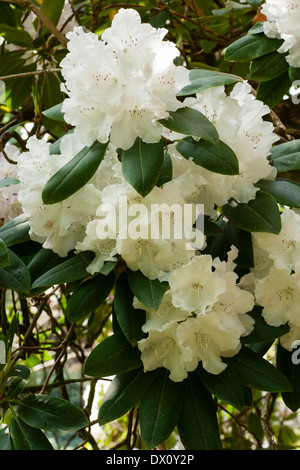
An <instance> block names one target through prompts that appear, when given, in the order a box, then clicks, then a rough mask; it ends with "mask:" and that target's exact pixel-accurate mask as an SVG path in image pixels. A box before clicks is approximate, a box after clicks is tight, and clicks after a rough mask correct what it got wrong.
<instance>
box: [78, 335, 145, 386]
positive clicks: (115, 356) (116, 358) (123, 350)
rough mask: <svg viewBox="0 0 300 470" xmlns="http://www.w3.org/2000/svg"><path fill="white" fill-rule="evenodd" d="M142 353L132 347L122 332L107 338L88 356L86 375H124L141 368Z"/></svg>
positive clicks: (85, 367) (85, 368)
mask: <svg viewBox="0 0 300 470" xmlns="http://www.w3.org/2000/svg"><path fill="white" fill-rule="evenodd" d="M141 365H142V362H141V359H140V351H139V349H138V348H137V347H132V346H131V344H130V343H129V341H128V340H127V339H126V337H125V336H124V334H123V332H122V331H118V332H117V333H115V334H113V335H111V336H109V337H108V338H105V339H104V340H103V341H101V343H100V344H98V345H97V346H96V347H95V348H94V349H93V350H92V352H91V353H90V355H89V356H88V358H87V360H86V363H85V366H84V373H85V374H86V375H89V376H91V377H107V376H111V375H117V374H123V373H125V372H128V371H130V370H134V369H137V368H138V367H141Z"/></svg>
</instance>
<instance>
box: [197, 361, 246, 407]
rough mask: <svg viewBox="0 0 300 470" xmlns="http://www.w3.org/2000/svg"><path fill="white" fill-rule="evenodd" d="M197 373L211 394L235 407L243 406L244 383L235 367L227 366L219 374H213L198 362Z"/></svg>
mask: <svg viewBox="0 0 300 470" xmlns="http://www.w3.org/2000/svg"><path fill="white" fill-rule="evenodd" d="M197 374H198V375H199V377H200V380H201V382H203V384H204V385H205V387H206V388H207V390H208V391H209V392H210V393H211V394H212V395H214V396H215V397H217V398H218V399H219V400H222V401H224V402H226V403H229V404H230V405H232V406H234V407H235V408H237V409H242V408H243V406H244V405H245V393H244V385H243V382H242V381H241V379H240V377H239V375H238V373H237V371H236V369H235V368H233V367H230V366H227V367H226V369H225V370H224V371H223V372H221V374H218V375H215V374H210V373H209V372H207V371H206V370H205V369H203V367H202V365H201V364H200V365H199V366H198V367H197Z"/></svg>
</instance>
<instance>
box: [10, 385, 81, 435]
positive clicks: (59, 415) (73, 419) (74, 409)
mask: <svg viewBox="0 0 300 470" xmlns="http://www.w3.org/2000/svg"><path fill="white" fill-rule="evenodd" d="M16 413H17V415H18V417H19V418H21V419H22V421H24V422H25V423H26V424H28V425H29V426H33V427H34V428H38V429H43V430H45V431H52V432H75V431H77V430H78V429H81V428H84V427H86V426H87V425H88V419H87V417H86V415H85V414H84V412H83V411H82V410H81V409H80V408H79V407H78V406H76V405H74V404H73V403H71V402H69V401H67V400H64V399H62V398H57V397H54V396H51V395H41V394H39V395H27V396H26V397H24V398H23V399H22V400H21V402H20V404H19V405H18V407H17V408H16Z"/></svg>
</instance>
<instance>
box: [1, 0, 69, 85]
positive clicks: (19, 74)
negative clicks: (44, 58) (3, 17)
mask: <svg viewBox="0 0 300 470" xmlns="http://www.w3.org/2000/svg"><path fill="white" fill-rule="evenodd" d="M0 1H1V0H0ZM55 72H61V69H59V68H57V69H48V70H47V69H44V70H35V71H34V72H22V73H15V74H12V75H4V77H0V80H1V81H4V80H10V79H11V78H22V77H30V76H32V75H40V74H43V73H55Z"/></svg>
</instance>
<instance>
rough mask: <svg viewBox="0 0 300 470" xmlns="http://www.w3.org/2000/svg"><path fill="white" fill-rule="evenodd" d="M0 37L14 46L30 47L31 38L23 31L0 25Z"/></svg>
mask: <svg viewBox="0 0 300 470" xmlns="http://www.w3.org/2000/svg"><path fill="white" fill-rule="evenodd" d="M0 36H2V37H3V38H4V39H6V40H7V41H8V42H10V43H12V44H15V45H16V46H21V47H29V48H30V47H32V38H31V36H30V34H29V33H28V32H27V31H25V30H24V29H18V28H14V27H12V26H9V25H7V24H0Z"/></svg>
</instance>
